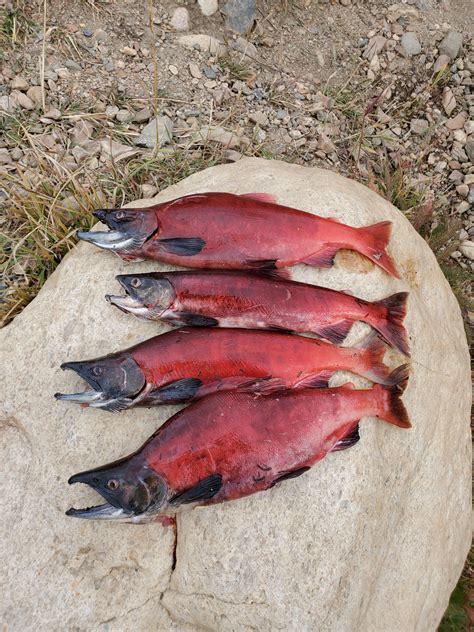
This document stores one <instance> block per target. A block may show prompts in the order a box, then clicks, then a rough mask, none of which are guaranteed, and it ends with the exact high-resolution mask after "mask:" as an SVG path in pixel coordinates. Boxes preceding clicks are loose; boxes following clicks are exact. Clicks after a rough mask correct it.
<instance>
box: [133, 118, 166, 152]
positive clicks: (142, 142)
mask: <svg viewBox="0 0 474 632" xmlns="http://www.w3.org/2000/svg"><path fill="white" fill-rule="evenodd" d="M157 125H158V129H157ZM172 137H173V121H172V120H171V119H170V118H169V116H158V117H157V118H154V119H153V120H152V121H151V122H150V123H148V125H145V127H144V128H143V129H142V131H141V133H140V135H139V136H138V137H137V138H135V141H134V142H135V145H138V146H139V147H149V148H150V149H152V148H154V147H156V146H158V147H163V146H164V145H168V143H170V142H171V139H172Z"/></svg>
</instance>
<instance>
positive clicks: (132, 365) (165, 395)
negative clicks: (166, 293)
mask: <svg viewBox="0 0 474 632" xmlns="http://www.w3.org/2000/svg"><path fill="white" fill-rule="evenodd" d="M384 352H385V347H384V345H383V344H382V343H381V341H380V340H379V339H378V338H377V336H376V335H375V334H374V335H370V336H368V337H367V338H366V339H365V340H364V341H363V342H362V343H361V345H359V346H358V347H337V346H335V345H332V344H330V343H327V342H324V341H322V340H315V339H313V338H304V337H302V336H293V335H291V334H283V333H274V332H267V331H249V330H245V329H199V328H196V329H178V330H176V331H170V332H168V333H165V334H162V335H161V336H155V337H154V338H151V339H149V340H147V341H145V342H142V343H141V344H138V345H136V346H134V347H130V348H129V349H126V350H125V351H120V352H118V353H112V354H110V355H107V356H104V357H101V358H97V359H94V360H88V361H81V362H66V363H65V364H63V365H62V368H63V369H73V370H74V371H76V372H77V373H78V374H79V375H80V376H81V377H82V378H83V379H85V380H86V381H87V382H88V383H89V385H90V386H91V387H92V389H93V390H91V391H86V392H85V393H74V394H69V395H63V394H60V393H58V394H56V397H57V399H62V400H73V401H77V402H79V403H82V404H86V405H89V406H92V407H95V408H105V409H106V410H111V411H118V410H122V409H125V408H129V407H131V406H136V405H137V404H141V405H147V406H152V405H154V404H171V403H177V402H188V401H191V400H192V399H198V398H200V397H203V396H205V395H209V394H210V393H215V392H217V391H228V390H235V389H247V390H248V389H250V390H252V391H254V392H259V393H264V392H271V391H273V390H281V389H285V388H303V387H306V386H312V387H323V386H327V381H328V379H329V377H330V376H331V375H332V374H333V373H335V372H336V371H352V372H353V373H355V374H357V375H362V376H363V377H366V378H368V379H369V380H371V381H373V382H380V383H385V384H392V383H393V382H394V380H396V379H398V377H397V376H398V374H399V371H400V368H399V369H395V371H394V372H393V373H392V374H389V371H388V368H387V367H386V366H385V365H384V364H383V355H384Z"/></svg>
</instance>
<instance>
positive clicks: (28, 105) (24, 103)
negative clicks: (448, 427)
mask: <svg viewBox="0 0 474 632" xmlns="http://www.w3.org/2000/svg"><path fill="white" fill-rule="evenodd" d="M11 96H14V98H15V100H16V102H17V103H18V105H19V106H20V107H22V108H23V109H24V110H34V109H35V104H34V103H33V101H32V100H31V99H30V97H28V96H27V95H26V94H24V93H23V92H19V91H18V92H12V94H11Z"/></svg>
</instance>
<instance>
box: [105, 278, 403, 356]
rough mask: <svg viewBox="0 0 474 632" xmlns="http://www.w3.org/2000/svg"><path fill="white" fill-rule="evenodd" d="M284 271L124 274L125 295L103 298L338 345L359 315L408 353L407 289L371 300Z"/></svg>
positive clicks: (167, 315) (172, 318)
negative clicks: (306, 335) (300, 279)
mask: <svg viewBox="0 0 474 632" xmlns="http://www.w3.org/2000/svg"><path fill="white" fill-rule="evenodd" d="M285 274H286V273H285V272H284V271H277V270H268V271H261V272H256V273H250V272H239V271H220V270H219V271H217V270H216V271H212V272H208V271H204V272H202V271H200V272H196V271H191V272H190V271H188V272H164V273H155V272H150V273H148V274H128V275H119V276H117V277H116V278H117V280H118V281H119V283H120V285H121V286H122V288H123V289H124V290H125V292H126V296H112V295H107V296H106V299H107V300H108V301H109V302H110V303H111V304H112V305H115V306H117V307H118V308H119V309H121V310H123V311H125V312H129V313H132V314H135V315H137V316H140V317H142V318H147V319H149V320H162V321H165V322H168V323H171V324H173V325H189V326H194V327H196V326H198V327H238V328H246V329H269V330H280V331H281V330H284V331H289V332H294V333H313V334H316V335H317V336H319V337H321V338H325V339H326V340H329V341H330V342H333V343H335V344H340V343H341V342H343V341H344V339H345V337H346V336H347V334H348V333H349V330H350V328H351V327H352V324H353V323H354V322H355V321H362V322H365V323H367V324H369V325H370V326H371V327H373V328H374V329H375V330H376V331H377V332H378V333H379V334H380V336H381V337H382V338H383V340H385V342H386V343H387V344H389V345H391V346H392V347H394V348H395V349H398V350H399V351H400V352H401V353H403V354H404V355H406V356H409V349H408V340H407V335H406V331H405V328H404V327H403V319H404V317H405V313H406V303H407V298H408V293H407V292H398V293H397V294H393V295H392V296H389V297H387V298H385V299H382V300H380V301H375V302H373V303H371V302H369V301H364V300H362V299H360V298H357V297H355V296H351V295H349V294H345V293H343V292H337V291H335V290H331V289H329V288H325V287H319V286H315V285H309V284H307V283H297V282H296V281H291V280H290V279H289V278H287V277H286V276H284V275H285Z"/></svg>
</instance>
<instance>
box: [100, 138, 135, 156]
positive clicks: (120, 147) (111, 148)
mask: <svg viewBox="0 0 474 632" xmlns="http://www.w3.org/2000/svg"><path fill="white" fill-rule="evenodd" d="M100 152H101V156H102V158H103V159H104V160H106V161H109V162H118V161H119V160H126V159H127V158H131V157H132V156H135V155H136V154H138V153H139V150H138V149H134V148H133V147H130V145H125V144H124V143H118V142H117V141H115V140H113V139H112V138H109V137H108V138H104V139H103V140H101V141H100Z"/></svg>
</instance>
